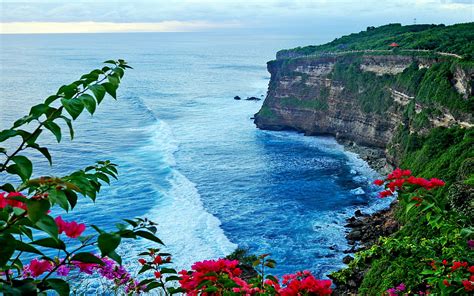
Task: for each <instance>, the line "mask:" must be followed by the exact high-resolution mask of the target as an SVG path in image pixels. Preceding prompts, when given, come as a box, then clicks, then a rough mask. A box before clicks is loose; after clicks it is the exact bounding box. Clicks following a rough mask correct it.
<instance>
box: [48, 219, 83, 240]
mask: <svg viewBox="0 0 474 296" xmlns="http://www.w3.org/2000/svg"><path fill="white" fill-rule="evenodd" d="M54 221H56V225H57V226H58V232H59V233H60V234H61V233H63V232H64V233H66V235H67V236H68V237H70V238H76V237H78V236H80V235H81V234H82V233H83V232H84V230H85V229H86V225H85V224H83V223H81V224H78V223H77V222H75V221H72V222H66V221H64V220H63V218H61V216H58V217H56V218H55V219H54Z"/></svg>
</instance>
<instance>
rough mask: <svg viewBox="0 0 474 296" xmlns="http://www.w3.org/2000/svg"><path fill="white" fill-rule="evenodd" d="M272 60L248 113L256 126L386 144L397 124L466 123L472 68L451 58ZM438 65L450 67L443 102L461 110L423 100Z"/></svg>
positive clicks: (412, 127)
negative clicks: (263, 88) (263, 90)
mask: <svg viewBox="0 0 474 296" xmlns="http://www.w3.org/2000/svg"><path fill="white" fill-rule="evenodd" d="M278 57H279V58H278V59H277V60H274V61H270V62H268V71H269V72H270V73H271V80H270V83H269V88H268V93H267V96H266V99H265V101H264V103H263V106H262V108H261V110H260V111H259V112H258V113H257V114H256V115H255V123H256V125H257V127H259V128H261V129H269V130H286V129H289V130H296V131H300V132H304V133H305V134H307V135H321V134H327V135H333V136H335V137H336V138H338V139H343V140H349V141H353V142H355V143H357V144H360V145H365V146H371V147H379V148H382V149H386V148H388V147H389V146H390V145H391V144H390V143H391V142H392V139H393V138H394V135H395V134H396V132H397V130H399V129H400V128H402V127H403V128H405V129H408V130H409V131H410V133H414V132H419V133H423V132H424V131H427V130H429V129H431V128H433V127H437V126H446V127H448V126H451V125H456V124H458V125H461V126H465V127H472V126H473V121H472V114H471V112H469V111H468V110H466V108H469V104H470V103H469V100H470V98H472V96H473V83H472V81H473V76H474V72H473V71H470V70H466V69H464V68H462V67H460V66H456V64H455V63H453V60H454V59H449V58H439V57H438V58H430V57H423V56H419V57H417V56H411V55H396V54H389V55H387V54H371V53H357V54H335V55H328V54H326V55H320V56H302V57H297V58H294V57H293V56H292V55H291V52H290V53H289V52H286V53H285V55H281V54H280V55H278ZM446 63H448V64H449V67H450V69H453V70H452V72H453V74H452V75H451V77H450V80H449V81H448V83H449V84H450V86H452V90H443V91H445V92H447V96H448V97H446V100H459V101H460V103H459V104H461V105H462V106H463V107H462V108H458V107H453V106H458V105H455V104H452V102H448V103H446V102H444V101H443V100H444V99H443V98H441V99H438V101H435V100H432V99H431V97H432V95H431V94H430V91H431V90H432V88H433V87H432V86H430V85H431V83H433V82H432V81H429V79H430V78H429V75H431V74H432V73H431V72H433V71H435V73H434V74H438V72H439V71H441V70H437V69H435V68H436V67H439V65H438V64H443V65H444V64H446ZM435 66H436V67H435ZM430 69H431V70H430ZM415 78H416V79H418V80H419V81H415V82H413V81H412V79H415ZM423 79H424V80H423ZM425 80H427V81H425ZM407 81H408V82H407ZM424 84H426V86H425V88H426V90H425V89H423V85H424ZM439 92H440V91H437V93H439ZM418 95H419V98H418V97H417V96H418ZM471 100H472V99H471ZM456 104H457V102H456ZM463 104H464V105H467V106H468V107H464V105H463ZM387 152H388V150H387ZM388 154H391V155H395V154H396V153H394V152H393V151H392V153H388ZM391 159H392V161H393V162H396V161H397V160H396V157H392V158H391Z"/></svg>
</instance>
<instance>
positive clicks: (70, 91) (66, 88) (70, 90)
mask: <svg viewBox="0 0 474 296" xmlns="http://www.w3.org/2000/svg"><path fill="white" fill-rule="evenodd" d="M76 93H77V85H76V84H74V83H71V84H69V85H63V86H61V87H60V88H59V90H58V93H57V94H58V95H60V94H64V97H65V98H66V99H71V98H72V97H73V96H74V95H75V94H76Z"/></svg>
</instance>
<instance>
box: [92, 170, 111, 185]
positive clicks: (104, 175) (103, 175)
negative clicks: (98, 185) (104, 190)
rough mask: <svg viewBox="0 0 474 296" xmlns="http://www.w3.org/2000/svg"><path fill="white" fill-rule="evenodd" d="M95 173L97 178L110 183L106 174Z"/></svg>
mask: <svg viewBox="0 0 474 296" xmlns="http://www.w3.org/2000/svg"><path fill="white" fill-rule="evenodd" d="M95 175H96V177H97V178H99V179H101V180H102V181H104V182H105V183H107V184H109V185H110V179H109V177H107V175H106V174H103V173H96V174H95Z"/></svg>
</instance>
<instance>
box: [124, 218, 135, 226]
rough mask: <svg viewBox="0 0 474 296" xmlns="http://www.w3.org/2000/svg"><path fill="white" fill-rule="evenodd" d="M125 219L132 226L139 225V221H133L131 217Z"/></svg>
mask: <svg viewBox="0 0 474 296" xmlns="http://www.w3.org/2000/svg"><path fill="white" fill-rule="evenodd" d="M123 221H125V222H127V223H128V224H130V225H132V227H137V226H138V223H137V222H135V221H133V220H130V219H123Z"/></svg>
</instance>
